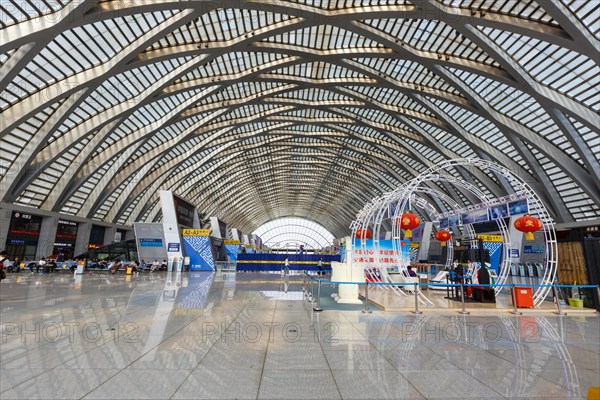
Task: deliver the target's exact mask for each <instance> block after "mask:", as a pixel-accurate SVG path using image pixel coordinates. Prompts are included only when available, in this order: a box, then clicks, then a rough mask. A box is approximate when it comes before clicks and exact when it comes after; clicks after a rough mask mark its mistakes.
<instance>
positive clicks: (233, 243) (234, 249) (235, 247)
mask: <svg viewBox="0 0 600 400" xmlns="http://www.w3.org/2000/svg"><path fill="white" fill-rule="evenodd" d="M223 244H225V252H226V253H227V255H228V256H229V261H237V255H238V253H239V252H240V241H239V240H224V241H223Z"/></svg>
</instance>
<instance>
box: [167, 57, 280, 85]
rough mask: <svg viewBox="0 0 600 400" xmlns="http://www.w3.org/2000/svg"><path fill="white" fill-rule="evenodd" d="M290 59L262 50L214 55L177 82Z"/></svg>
mask: <svg viewBox="0 0 600 400" xmlns="http://www.w3.org/2000/svg"><path fill="white" fill-rule="evenodd" d="M286 58H287V59H288V60H292V58H290V57H288V56H286V55H285V54H278V53H263V52H232V53H226V54H223V55H222V56H219V57H216V58H214V59H212V60H210V61H208V62H206V63H204V64H203V65H201V66H199V67H198V68H197V69H194V70H193V71H191V72H188V73H187V74H186V75H184V76H183V77H181V78H180V79H179V80H178V81H177V83H179V82H187V81H191V80H196V79H208V77H211V78H212V77H219V76H225V75H230V74H237V73H240V72H244V71H246V72H249V71H250V70H253V69H254V68H256V67H261V68H263V67H264V66H266V65H268V64H271V63H273V62H275V61H278V60H283V59H286Z"/></svg>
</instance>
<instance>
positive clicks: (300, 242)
mask: <svg viewBox="0 0 600 400" xmlns="http://www.w3.org/2000/svg"><path fill="white" fill-rule="evenodd" d="M253 233H254V234H256V235H258V236H260V237H261V238H262V240H263V244H264V245H265V246H267V247H268V248H270V249H273V250H278V249H281V250H284V249H285V250H299V249H300V248H301V246H302V247H303V248H304V249H305V250H311V249H312V250H319V249H323V248H325V247H327V246H331V245H333V235H332V234H331V233H330V232H329V231H328V230H327V229H325V228H324V227H322V226H321V225H319V224H317V223H316V222H313V221H309V220H307V219H303V218H281V219H277V220H274V221H270V222H267V223H266V224H264V225H262V226H261V227H259V228H258V229H257V230H255V231H254V232H253Z"/></svg>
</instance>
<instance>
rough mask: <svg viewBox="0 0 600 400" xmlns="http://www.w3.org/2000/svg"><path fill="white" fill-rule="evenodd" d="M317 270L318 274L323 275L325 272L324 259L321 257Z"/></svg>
mask: <svg viewBox="0 0 600 400" xmlns="http://www.w3.org/2000/svg"><path fill="white" fill-rule="evenodd" d="M317 269H318V270H319V272H318V274H319V275H323V274H324V273H325V272H324V271H323V258H322V257H319V261H318V262H317Z"/></svg>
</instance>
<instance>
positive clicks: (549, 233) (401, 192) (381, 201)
mask: <svg viewBox="0 0 600 400" xmlns="http://www.w3.org/2000/svg"><path fill="white" fill-rule="evenodd" d="M460 168H477V169H479V170H480V171H482V172H483V173H486V174H490V173H494V174H496V175H497V176H498V177H499V178H501V179H505V180H506V181H507V182H508V184H509V185H510V187H512V188H513V192H512V193H510V194H508V196H507V198H508V199H517V198H521V197H525V198H526V199H527V201H528V203H529V213H530V214H531V215H534V216H537V217H538V218H540V220H541V221H542V224H543V228H542V230H543V233H544V240H545V248H546V251H545V268H544V275H543V276H542V279H541V280H540V286H538V287H537V289H536V290H535V291H534V294H533V300H534V305H535V306H536V307H538V306H539V305H540V304H541V303H542V302H543V301H544V299H545V298H546V296H547V295H548V293H549V292H550V286H549V285H551V284H552V283H554V280H555V276H556V267H557V263H558V247H557V241H556V232H555V230H554V220H553V219H552V217H551V216H550V214H549V212H548V210H547V209H546V207H545V205H544V203H543V202H542V201H541V199H540V198H539V196H538V195H537V194H536V193H535V192H534V191H533V190H532V189H531V187H530V186H529V185H528V184H527V183H526V182H525V181H524V180H523V179H522V178H520V177H518V176H517V175H515V174H513V173H512V172H511V171H510V170H508V169H507V168H505V167H503V166H501V165H499V164H497V163H494V162H491V161H486V160H481V159H471V158H469V159H453V160H447V161H444V162H442V163H440V164H438V165H436V166H433V167H431V168H429V169H428V170H427V171H425V172H424V173H422V174H421V175H419V176H418V177H416V178H415V179H413V180H411V181H409V182H407V183H406V184H404V185H401V186H400V187H398V188H397V189H396V190H394V191H392V192H389V193H386V194H385V195H383V196H380V197H377V198H375V199H373V200H372V201H371V202H370V203H368V204H367V205H366V206H365V207H364V208H363V209H362V210H361V211H360V212H359V213H358V214H357V217H356V219H355V220H354V221H353V222H352V224H351V226H350V228H351V229H352V231H353V237H355V236H356V230H357V229H358V228H367V227H370V228H371V229H373V232H377V233H379V229H380V227H381V221H382V216H383V214H384V213H386V212H388V206H389V205H390V204H396V208H395V211H394V215H393V216H392V220H394V221H395V220H396V218H399V217H400V215H401V214H402V213H403V212H404V211H405V210H410V209H412V206H413V204H412V203H413V201H415V200H414V199H415V198H416V197H417V196H418V195H419V192H421V191H422V192H424V193H427V194H428V195H433V196H435V195H436V192H435V191H431V190H430V189H428V187H427V185H428V184H430V183H432V182H446V183H449V184H452V185H455V186H458V187H460V188H462V189H465V190H468V191H469V192H471V193H472V194H473V195H475V196H476V198H477V199H479V200H480V203H490V202H491V201H493V200H494V199H492V198H490V197H489V196H487V195H486V194H485V193H483V192H482V191H481V190H480V189H478V188H477V187H476V186H474V185H472V184H471V183H469V182H466V181H465V180H463V179H462V178H459V177H455V176H450V175H448V173H449V171H451V170H458V169H460ZM415 205H417V206H423V205H424V203H422V202H421V201H420V200H419V201H415ZM425 205H426V204H425ZM472 206H478V204H473V205H472ZM496 222H497V224H498V228H499V230H500V234H501V235H502V244H503V246H502V248H503V257H502V264H501V266H500V268H499V274H498V279H497V280H496V282H495V292H496V294H498V293H499V292H500V291H501V290H502V288H503V287H504V284H505V283H506V281H507V278H508V276H509V274H510V261H509V260H510V258H509V253H510V248H511V243H512V240H511V237H510V230H509V229H508V227H507V226H506V224H505V222H504V220H503V219H497V220H496ZM465 227H466V235H467V240H469V241H470V242H471V243H472V244H475V242H476V236H475V232H474V230H473V228H472V226H471V225H466V226H465ZM374 237H378V236H377V235H374ZM400 237H401V232H400V229H399V228H398V227H397V225H396V224H392V238H393V240H392V242H393V245H394V250H395V251H398V254H401V253H400V252H399V250H400V245H399V242H400V239H399V238H400ZM394 238H395V239H394ZM377 246H378V240H375V239H374V248H375V250H376V251H375V253H376V256H375V259H376V260H377V265H378V266H380V265H381V264H380V262H379V259H378V256H377V255H378V254H379V251H378V250H379V249H378V247H377ZM446 262H448V260H447V261H446ZM399 268H400V269H401V270H402V271H404V270H405V269H406V266H405V265H402V264H400V265H399ZM383 270H385V268H383ZM383 270H382V273H383V274H385V272H387V271H383ZM388 279H389V278H388ZM422 297H424V296H422Z"/></svg>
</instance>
